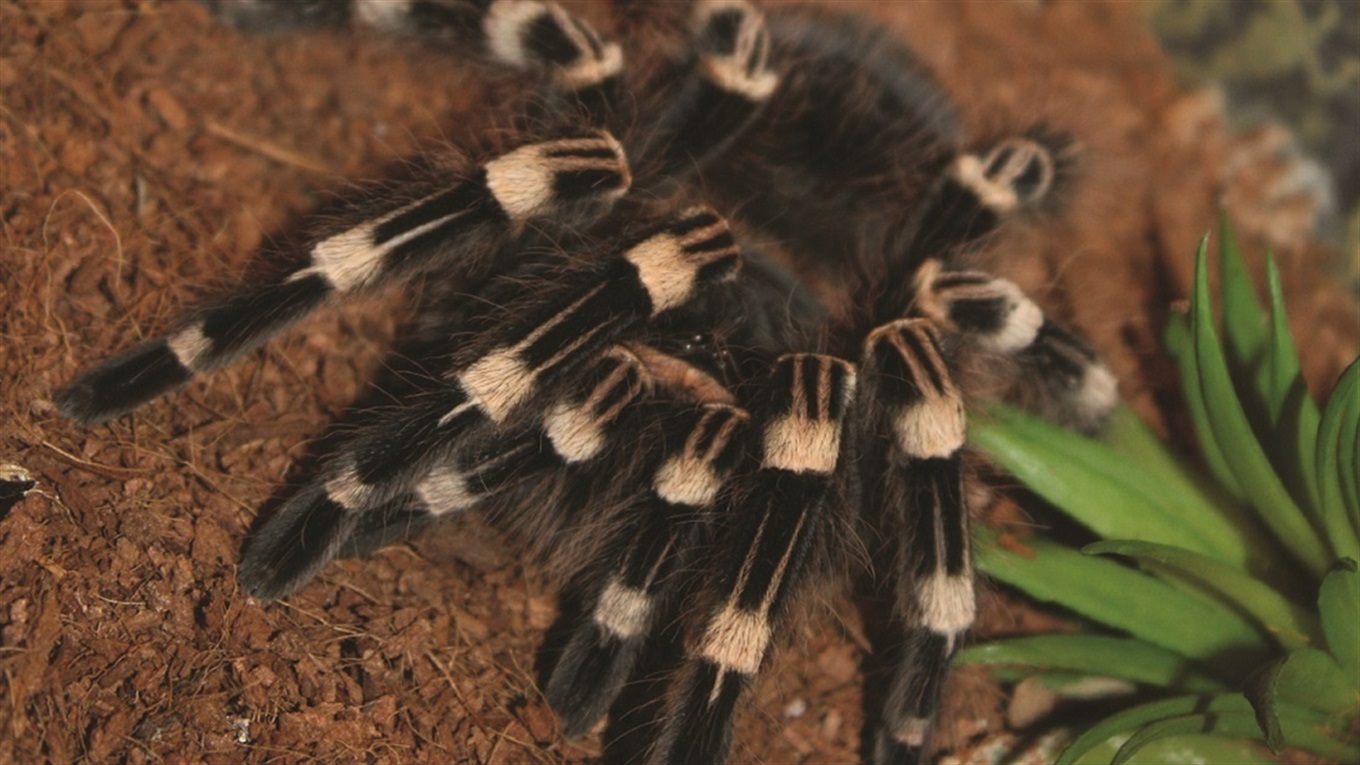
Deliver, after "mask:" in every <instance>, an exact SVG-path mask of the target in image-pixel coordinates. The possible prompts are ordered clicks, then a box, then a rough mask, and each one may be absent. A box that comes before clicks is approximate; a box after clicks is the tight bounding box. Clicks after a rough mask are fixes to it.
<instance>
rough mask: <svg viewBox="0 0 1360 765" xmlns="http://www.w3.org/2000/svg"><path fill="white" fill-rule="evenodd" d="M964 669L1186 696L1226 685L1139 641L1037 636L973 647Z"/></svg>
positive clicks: (961, 658) (963, 657)
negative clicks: (1076, 678)
mask: <svg viewBox="0 0 1360 765" xmlns="http://www.w3.org/2000/svg"><path fill="white" fill-rule="evenodd" d="M955 661H957V662H960V663H964V664H983V665H988V666H993V667H996V666H1013V667H1026V668H1030V669H1032V670H1045V671H1048V670H1063V671H1067V672H1074V673H1078V674H1081V675H1087V676H1093V677H1111V678H1116V679H1119V680H1128V681H1131V682H1135V683H1141V684H1143V685H1155V686H1157V687H1159V688H1175V689H1177V690H1182V691H1196V692H1207V691H1221V690H1224V688H1223V685H1222V683H1219V682H1218V681H1217V680H1214V679H1213V678H1212V677H1210V676H1208V675H1206V674H1204V673H1203V672H1202V671H1201V670H1200V668H1199V667H1196V666H1195V665H1194V663H1193V662H1191V661H1190V660H1188V659H1186V658H1185V657H1184V656H1182V655H1180V654H1177V653H1173V652H1171V651H1167V650H1166V649H1163V648H1158V647H1157V646H1154V645H1152V644H1151V643H1148V642H1146V641H1143V640H1138V639H1134V638H1121V637H1107V636H1104V635H1036V636H1033V637H1021V638H1011V639H1009V640H999V641H993V642H989V643H983V644H980V645H975V646H969V647H968V648H965V649H964V650H962V651H960V652H959V654H958V656H957V657H956V658H955Z"/></svg>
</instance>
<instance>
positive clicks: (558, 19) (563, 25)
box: [354, 0, 624, 124]
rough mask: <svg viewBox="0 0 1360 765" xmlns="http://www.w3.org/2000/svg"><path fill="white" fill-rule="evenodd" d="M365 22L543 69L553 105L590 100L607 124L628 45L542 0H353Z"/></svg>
mask: <svg viewBox="0 0 1360 765" xmlns="http://www.w3.org/2000/svg"><path fill="white" fill-rule="evenodd" d="M354 16H355V18H356V20H358V21H359V22H360V23H362V24H365V25H368V26H374V27H378V28H380V29H386V30H391V31H399V32H407V33H411V34H415V35H418V36H423V37H435V38H436V39H441V38H442V39H446V40H447V41H449V42H452V43H454V44H456V45H459V46H460V48H463V49H464V50H468V51H469V52H471V53H473V54H474V55H475V56H477V57H478V58H480V59H482V60H484V61H486V62H487V63H489V64H491V65H493V66H497V67H504V68H506V69H509V70H511V71H516V72H525V73H535V74H541V75H542V76H543V77H544V78H545V83H544V84H545V85H546V88H545V89H543V91H542V92H541V94H542V95H543V96H544V97H546V98H547V99H548V101H550V102H552V103H550V104H548V105H549V107H550V109H553V110H555V109H560V108H561V107H564V106H565V107H574V106H577V105H579V106H581V107H584V109H585V112H586V114H587V115H590V116H593V117H594V118H596V122H597V124H603V119H604V118H605V117H607V116H608V115H609V113H610V111H611V110H612V109H613V107H614V106H615V105H616V104H617V101H618V95H619V89H620V81H621V77H622V72H623V63H624V60H623V50H622V49H621V48H620V47H619V45H618V44H617V43H614V42H610V41H608V40H606V39H604V38H603V37H601V35H600V34H599V32H597V31H596V30H595V28H594V27H592V26H591V25H590V24H589V23H588V22H587V21H585V20H584V19H582V18H580V17H578V16H576V15H574V14H572V13H569V12H568V11H566V10H565V9H563V8H562V6H560V5H558V4H557V3H554V2H539V1H538V0H460V1H455V2H450V1H448V0H355V5H354Z"/></svg>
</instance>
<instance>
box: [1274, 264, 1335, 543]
mask: <svg viewBox="0 0 1360 765" xmlns="http://www.w3.org/2000/svg"><path fill="white" fill-rule="evenodd" d="M1266 275H1267V281H1268V282H1269V285H1270V312H1271V332H1270V346H1269V347H1268V348H1267V351H1266V361H1265V368H1266V377H1267V385H1268V391H1267V394H1266V398H1267V403H1268V405H1269V406H1270V412H1269V417H1270V422H1271V429H1270V431H1269V432H1267V433H1263V434H1261V435H1262V436H1263V437H1262V439H1261V440H1262V441H1263V442H1264V443H1265V444H1267V445H1268V446H1269V448H1270V460H1271V463H1272V464H1274V465H1275V466H1276V468H1277V469H1278V470H1279V473H1280V477H1281V478H1283V479H1284V482H1285V485H1286V486H1287V487H1288V489H1289V492H1290V495H1291V496H1293V497H1294V501H1295V502H1297V503H1298V504H1299V506H1300V507H1302V508H1304V509H1305V510H1306V511H1307V512H1308V514H1309V517H1310V518H1311V520H1312V524H1313V526H1314V527H1315V528H1321V527H1322V516H1323V513H1322V502H1321V498H1320V496H1319V494H1318V483H1317V473H1316V471H1314V469H1313V466H1314V465H1315V464H1316V463H1317V459H1316V454H1315V452H1316V449H1317V432H1318V423H1319V422H1320V421H1321V420H1322V415H1321V413H1320V412H1319V411H1318V408H1317V403H1316V402H1314V401H1313V397H1312V395H1310V394H1309V392H1308V384H1307V383H1306V382H1305V381H1304V379H1303V373H1302V372H1301V371H1300V369H1299V355H1298V351H1297V350H1296V349H1295V347H1294V342H1293V340H1292V339H1291V338H1290V336H1289V324H1288V321H1287V317H1286V314H1285V308H1284V292H1283V290H1282V289H1281V287H1280V271H1279V269H1278V268H1276V267H1275V259H1274V258H1267V260H1266Z"/></svg>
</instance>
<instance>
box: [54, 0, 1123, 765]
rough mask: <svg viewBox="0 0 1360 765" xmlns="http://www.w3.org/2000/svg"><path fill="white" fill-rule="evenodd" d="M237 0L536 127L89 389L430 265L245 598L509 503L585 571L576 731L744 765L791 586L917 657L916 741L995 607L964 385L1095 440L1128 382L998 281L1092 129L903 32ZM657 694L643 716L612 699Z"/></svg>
mask: <svg viewBox="0 0 1360 765" xmlns="http://www.w3.org/2000/svg"><path fill="white" fill-rule="evenodd" d="M217 5H218V6H219V10H220V11H221V13H222V15H224V16H226V17H227V18H229V19H230V20H233V21H235V22H236V23H238V24H239V25H242V26H277V25H279V24H280V23H285V24H296V23H298V22H305V23H341V22H345V21H347V20H349V19H353V20H356V21H358V22H360V23H363V24H367V25H370V26H376V27H380V28H384V29H390V30H398V31H408V32H414V33H418V34H421V35H424V36H427V37H433V38H437V39H439V40H440V41H443V42H447V43H453V44H454V45H456V46H457V47H458V48H460V49H461V51H463V52H464V53H471V54H472V56H473V57H474V58H477V59H479V60H480V61H482V62H483V63H485V64H487V65H488V66H490V67H493V68H500V69H505V70H514V71H517V72H520V73H521V75H522V77H523V79H525V80H527V81H532V82H533V83H535V85H536V87H535V89H534V90H533V92H532V94H531V97H530V98H528V99H526V101H525V106H524V107H523V110H522V112H521V113H520V114H518V115H517V117H516V123H515V124H516V125H517V127H518V128H519V129H520V130H519V133H518V134H517V136H516V139H515V143H514V144H513V145H512V146H510V147H506V148H504V149H498V150H495V151H492V152H489V153H488V155H487V156H486V157H485V158H484V159H483V160H482V161H481V162H479V163H469V164H467V165H466V166H463V167H456V168H448V167H442V168H437V169H435V170H434V171H432V172H431V173H430V174H429V177H425V178H420V179H413V180H411V181H410V182H409V183H408V184H406V185H405V186H404V187H403V189H404V191H403V194H404V196H402V198H401V199H393V198H392V197H391V195H390V194H389V195H387V196H383V197H379V198H373V199H366V200H363V202H361V203H357V204H355V205H354V213H353V214H354V221H353V222H352V223H351V224H350V225H347V226H343V227H340V228H338V229H336V230H334V231H333V232H332V233H329V234H328V235H325V236H321V237H319V238H318V239H316V241H315V242H314V243H313V244H312V245H311V246H310V247H309V248H308V249H307V250H306V251H305V253H302V254H301V262H299V263H297V264H295V265H294V266H293V267H292V268H291V269H289V270H286V271H285V272H284V273H283V275H282V276H280V277H278V278H276V279H274V280H272V281H269V282H267V283H264V284H261V285H257V286H252V287H248V288H246V289H244V290H243V291H241V292H239V293H237V294H234V295H231V296H228V297H226V298H225V299H223V300H221V301H219V302H216V303H212V304H209V305H206V306H204V307H201V308H200V309H199V310H196V311H193V312H191V313H190V314H189V315H188V316H187V318H185V319H183V320H182V321H181V322H180V323H179V324H178V325H176V326H175V327H174V328H173V329H172V330H171V331H170V332H169V333H168V334H166V335H165V336H164V337H162V338H161V339H157V340H154V341H151V342H148V343H144V344H142V345H139V346H136V347H134V348H131V349H130V350H127V351H125V352H123V353H122V354H120V355H118V356H116V357H114V358H112V359H109V360H107V361H104V362H103V363H101V364H98V365H97V366H95V367H93V368H91V369H89V370H87V371H86V372H84V373H83V374H82V375H80V376H79V377H78V378H77V379H76V380H75V381H73V382H72V383H70V384H69V385H68V386H67V387H65V388H64V389H63V390H62V391H60V393H59V394H58V397H57V400H58V404H59V407H60V410H61V412H62V413H63V414H64V415H65V416H67V417H69V418H72V419H74V420H77V421H79V422H81V423H84V424H87V425H89V424H95V423H99V422H103V421H106V420H108V419H111V418H113V417H117V416H119V415H122V414H124V413H126V412H128V411H130V410H132V409H133V408H135V407H137V406H139V405H141V404H142V403H145V402H146V401H148V400H150V399H151V398H153V397H155V396H158V395H160V394H162V393H165V392H167V391H169V390H171V389H174V388H176V387H178V386H180V385H183V384H184V383H185V382H187V381H188V380H189V379H190V378H191V377H192V376H193V375H195V374H197V373H200V372H204V371H208V370H211V369H215V368H217V367H220V366H223V365H225V364H227V363H228V362H230V361H232V360H234V359H236V358H238V357H239V356H241V355H242V354H244V353H246V352H248V351H250V350H251V349H253V348H255V347H257V346H258V345H260V344H261V343H263V342H264V341H265V340H267V339H268V338H269V337H270V336H272V335H274V334H275V333H277V332H279V331H281V330H283V329H284V328H286V327H287V326H289V325H290V324H292V323H294V322H295V321H297V320H299V319H300V318H301V317H303V316H304V315H306V314H307V313H308V312H310V311H312V310H313V309H316V308H318V307H320V306H322V305H325V304H328V303H334V302H337V301H339V300H343V299H344V298H346V297H348V296H351V295H355V294H358V293H363V292H368V291H372V290H374V289H376V288H379V287H381V286H383V285H387V284H391V283H394V282H399V283H404V284H407V285H409V287H408V288H409V290H410V295H411V296H412V302H413V303H414V305H415V313H414V319H413V320H412V321H411V322H410V327H409V332H408V333H407V335H406V338H405V340H404V341H403V343H404V345H403V346H402V354H401V356H402V357H403V358H408V359H412V360H414V361H413V363H411V364H409V365H407V367H406V368H405V369H404V370H403V371H402V373H401V374H395V375H393V378H394V379H393V380H391V381H388V383H387V384H385V385H384V390H385V391H386V392H388V393H389V397H388V399H387V400H385V401H383V402H380V403H377V404H372V405H367V406H364V407H361V408H356V409H357V411H356V412H355V414H354V416H353V421H352V422H350V423H348V425H347V426H346V428H345V429H344V430H343V431H342V433H341V437H340V438H339V439H338V441H339V445H338V446H337V447H335V448H334V450H333V451H332V452H331V453H329V454H328V456H327V457H326V458H325V459H324V460H323V461H322V464H321V465H320V467H319V468H317V469H316V470H315V471H314V475H313V476H312V477H311V478H310V479H309V480H308V481H306V482H305V484H304V485H302V486H301V488H300V489H299V490H297V491H296V493H294V494H293V495H292V496H291V498H289V499H288V500H286V501H285V502H284V503H283V504H282V506H281V507H280V508H279V509H278V510H277V511H276V512H274V513H273V514H272V515H271V516H269V517H267V518H266V519H265V520H264V522H263V523H262V524H261V526H260V527H259V528H258V529H257V530H256V532H255V533H254V534H253V535H252V537H251V539H250V541H249V543H248V544H247V546H246V548H245V552H244V556H243V559H242V562H241V565H240V572H239V578H240V583H241V585H242V587H243V589H245V590H246V591H247V592H249V593H250V594H252V595H254V596H256V597H259V598H262V599H265V600H273V599H277V598H282V597H284V596H286V595H288V594H289V593H291V592H293V591H294V590H296V589H298V588H299V587H302V586H303V585H304V584H306V583H307V582H308V580H310V579H311V578H312V577H313V576H314V575H315V574H316V573H317V571H318V570H319V569H320V568H321V567H322V566H323V565H325V564H326V563H327V562H328V561H330V560H333V559H335V558H337V557H339V556H345V555H358V554H364V553H367V552H370V551H372V550H374V549H376V548H377V547H379V546H381V545H384V544H387V543H389V542H392V541H395V540H399V539H402V538H406V537H408V536H410V535H412V534H414V533H415V532H417V531H418V530H421V529H423V528H425V527H427V526H429V525H430V524H432V523H433V522H435V521H436V520H438V519H441V518H445V517H450V516H455V515H457V514H460V513H464V512H466V511H469V510H472V509H474V508H477V509H480V510H483V511H485V512H486V513H487V514H488V516H489V517H490V518H491V519H492V520H493V521H494V522H496V523H498V524H499V525H501V526H502V527H504V528H506V529H508V530H509V531H510V532H512V533H513V534H515V535H517V536H519V537H521V538H523V539H524V540H526V542H527V543H528V545H529V546H530V547H531V548H532V549H533V550H534V552H536V553H540V554H542V555H544V556H546V557H548V558H550V559H552V560H554V561H556V562H557V563H558V564H560V565H561V566H562V567H563V569H564V570H565V571H566V574H565V576H564V582H565V584H564V585H563V593H562V597H563V600H564V602H566V603H568V604H570V606H571V607H569V608H565V609H564V615H563V616H562V622H561V623H560V625H559V630H558V631H560V632H561V635H562V639H561V641H560V643H561V645H560V646H559V647H558V649H557V651H556V655H555V659H554V660H553V661H552V662H551V664H550V667H549V669H548V671H547V672H546V673H545V674H546V681H545V683H544V692H545V694H546V696H547V698H548V699H549V701H550V703H551V704H552V706H553V707H554V709H555V710H556V711H557V712H558V714H559V715H560V717H561V719H562V722H563V727H564V731H565V733H566V735H567V736H579V735H582V734H584V733H585V732H587V731H589V730H590V729H591V728H592V727H593V726H594V725H595V724H596V723H597V722H599V721H600V720H601V719H602V718H603V717H605V716H606V715H609V714H611V708H612V714H613V716H614V718H615V719H614V723H615V724H616V725H623V726H624V727H625V728H626V729H627V730H629V731H640V733H638V734H637V737H640V739H641V743H640V744H639V746H638V750H639V751H640V752H641V753H642V755H643V756H644V757H645V759H646V761H647V762H651V763H678V762H717V761H721V760H723V759H724V757H725V756H726V753H727V750H728V749H729V745H730V739H731V718H732V715H733V712H734V710H735V708H736V705H737V702H738V700H739V697H740V696H741V694H742V692H743V691H744V690H745V689H746V688H747V687H748V686H750V685H751V683H752V681H753V679H754V678H755V676H756V675H757V673H758V672H759V671H760V669H761V667H762V665H764V664H765V663H767V660H768V657H769V655H770V653H771V647H772V646H773V645H774V644H775V643H776V642H777V641H778V639H779V637H780V635H781V632H784V631H786V629H787V623H788V621H789V619H790V615H791V613H792V612H793V611H794V610H795V606H796V605H798V604H799V602H800V599H801V598H802V597H803V596H806V595H807V594H808V592H809V590H810V588H811V587H812V586H814V585H815V584H817V583H819V582H823V581H826V580H828V579H836V578H843V579H851V580H853V581H854V583H855V586H856V588H857V591H858V592H860V593H861V595H864V596H865V597H866V598H867V599H868V600H869V602H875V603H879V604H882V605H883V607H882V609H881V610H880V611H879V612H877V613H874V614H871V615H869V616H868V618H872V619H873V620H875V621H876V622H878V623H879V624H881V625H882V626H881V628H880V629H879V630H878V633H881V634H880V636H879V638H878V640H877V642H878V645H879V648H880V650H881V654H882V656H883V657H884V660H885V661H886V662H888V663H889V664H890V665H891V666H892V667H894V669H893V670H892V671H891V673H890V677H889V678H888V679H887V680H886V690H885V691H884V693H883V694H882V707H881V713H880V714H879V715H878V718H877V720H876V721H873V722H872V723H871V725H873V726H874V730H875V732H874V733H873V735H872V736H871V740H872V742H873V743H872V744H871V745H870V746H869V750H870V751H868V752H866V756H867V758H868V759H871V760H872V761H874V762H878V763H888V762H914V761H917V760H920V759H923V758H925V757H927V755H928V752H929V748H928V746H929V734H930V728H931V722H932V719H933V717H934V715H935V713H936V707H937V704H938V701H939V698H940V693H941V687H942V684H943V681H944V678H945V676H946V672H947V667H948V664H949V661H950V657H951V656H952V654H953V653H954V651H955V650H956V649H957V647H958V645H959V643H960V641H961V640H962V639H964V637H965V635H966V633H967V632H968V630H969V628H970V626H971V625H972V622H973V618H974V610H975V608H974V592H973V590H974V582H973V571H972V565H971V562H970V556H969V509H968V507H967V506H966V496H967V494H966V492H965V491H964V479H965V475H964V474H965V467H964V464H963V461H962V458H961V455H962V453H963V451H964V449H965V443H964V441H965V430H964V407H965V402H966V400H967V397H966V395H965V389H967V390H970V391H971V390H972V389H974V388H976V387H978V386H977V385H976V382H977V380H976V379H975V378H980V377H985V378H987V379H989V380H995V379H997V378H1001V377H1003V376H1004V379H1006V380H1008V381H1009V383H1008V384H1007V385H1005V386H1002V389H1001V390H1000V391H999V392H1000V394H1001V395H1003V396H1005V397H1008V398H1010V399H1012V400H1017V401H1019V402H1021V403H1023V404H1025V405H1027V406H1030V407H1031V408H1035V409H1038V410H1040V411H1042V412H1044V413H1046V414H1049V415H1051V416H1053V417H1055V418H1056V419H1059V420H1060V421H1062V422H1063V423H1065V424H1067V425H1069V426H1073V427H1079V428H1083V429H1090V428H1094V427H1097V426H1098V424H1099V422H1100V421H1101V419H1102V418H1103V417H1104V415H1105V414H1106V413H1107V412H1108V411H1109V409H1110V408H1111V407H1112V405H1113V403H1114V399H1115V384H1114V380H1113V378H1112V377H1111V375H1110V374H1109V372H1108V371H1107V370H1106V369H1105V367H1104V366H1103V365H1101V364H1100V362H1099V361H1098V360H1097V359H1096V358H1095V356H1094V354H1093V353H1092V351H1091V350H1090V349H1089V348H1088V347H1087V346H1086V344H1085V343H1084V342H1083V341H1081V340H1080V339H1079V338H1077V337H1076V336H1075V335H1074V334H1073V333H1071V332H1069V331H1067V330H1065V329H1063V328H1061V327H1059V326H1058V325H1057V324H1055V323H1054V322H1053V321H1051V320H1048V319H1046V318H1045V316H1044V314H1043V313H1042V312H1041V310H1040V309H1039V308H1038V307H1037V306H1036V305H1035V304H1034V302H1032V301H1031V300H1030V299H1029V298H1027V297H1026V296H1025V295H1024V294H1022V292H1021V291H1020V290H1019V289H1018V288H1017V287H1016V286H1015V285H1014V284H1012V283H1011V282H1009V281H1007V280H1005V279H1002V278H998V277H995V276H992V275H990V274H988V273H985V272H983V271H979V270H974V269H975V265H974V264H973V263H972V261H974V260H976V259H977V258H976V256H975V255H976V253H978V252H980V251H981V250H982V248H981V246H980V245H981V244H982V243H983V242H984V240H989V239H994V238H996V237H995V236H994V235H995V234H998V233H999V230H1001V229H1004V228H1005V227H1006V225H1007V222H1008V221H1009V220H1011V219H1014V218H1016V217H1020V216H1031V215H1041V214H1043V213H1045V212H1046V211H1050V210H1051V208H1053V207H1055V206H1056V205H1057V204H1058V201H1059V200H1060V198H1061V197H1062V195H1063V192H1064V189H1065V188H1067V187H1069V186H1070V183H1071V179H1072V176H1073V172H1074V167H1073V165H1074V160H1073V156H1074V154H1075V151H1074V147H1073V141H1072V139H1071V138H1070V137H1068V136H1067V135H1065V134H1064V133H1062V132H1060V131H1057V130H1054V129H1051V128H1048V127H1043V126H1039V127H1034V128H1031V129H1028V130H1025V131H1022V132H1018V133H1016V134H1014V135H1009V136H999V137H993V138H989V139H985V140H981V141H965V140H964V138H963V137H962V135H961V133H962V131H961V130H960V128H959V127H958V125H957V123H956V120H955V118H954V117H953V114H952V112H951V110H950V106H949V104H948V102H947V100H946V99H945V97H944V96H943V95H942V94H941V92H940V89H939V88H938V86H937V85H936V84H935V82H934V81H933V79H932V78H931V76H930V74H929V73H928V72H927V71H926V70H925V69H924V67H923V66H922V65H921V64H920V63H918V62H917V60H916V59H915V58H914V57H913V56H912V55H911V53H910V52H909V51H907V50H905V49H904V48H903V47H902V46H901V45H900V44H899V43H897V42H896V41H894V40H892V39H889V38H888V37H886V36H885V35H884V34H882V33H881V32H879V31H877V30H875V29H873V28H871V27H869V26H868V25H867V24H866V23H864V22H862V21H859V20H856V19H854V18H851V17H846V16H841V15H837V14H834V13H831V12H828V11H826V10H825V9H821V10H818V9H813V8H801V7H787V6H778V7H772V8H770V9H768V10H767V11H766V12H761V11H760V10H758V9H757V8H755V7H753V6H751V5H749V4H747V3H746V2H744V0H704V1H702V2H696V3H692V4H683V5H682V4H664V5H648V6H643V7H641V8H634V7H633V6H632V5H631V4H629V3H626V2H623V0H618V2H616V3H615V6H616V8H615V10H616V11H618V12H619V13H618V14H617V15H618V21H619V23H618V26H619V29H620V30H621V31H622V32H623V34H621V35H620V41H619V42H612V41H610V40H608V39H607V38H606V37H604V36H602V35H601V34H599V33H598V32H597V31H596V30H595V29H594V28H592V26H590V25H589V24H587V23H586V22H585V21H583V20H582V19H580V18H578V17H576V16H574V15H572V14H570V13H568V12H567V11H565V10H563V9H562V8H561V7H559V6H557V5H555V4H552V3H545V2H537V1H536V0H462V1H461V2H460V1H457V0H351V2H331V3H326V2H298V3H290V2H282V1H280V2H273V1H272V0H245V1H244V2H238V3H235V4H229V3H225V2H219V3H218V4H217ZM635 11H636V12H635ZM644 42H646V43H647V44H644ZM625 50H626V55H625ZM625 62H626V63H625ZM988 249H994V248H988ZM979 369H984V370H986V372H985V374H982V375H979V374H976V371H977V370H979ZM998 370H999V371H998ZM991 387H992V389H993V392H994V393H995V392H997V391H996V390H995V389H996V387H997V386H995V385H992V386H991ZM644 667H645V668H646V669H644ZM657 667H660V668H661V669H660V671H658V670H657ZM657 678H660V679H657ZM638 687H643V688H645V689H646V690H645V692H644V696H646V700H647V701H648V702H649V703H644V704H642V705H641V706H640V707H638V706H627V707H626V706H625V705H623V704H620V703H618V700H619V699H620V696H621V694H624V693H625V692H632V691H633V690H634V689H636V688H638ZM647 694H650V695H647ZM620 718H626V722H623V723H621V722H620Z"/></svg>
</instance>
